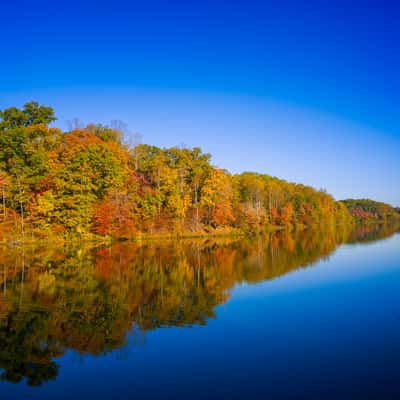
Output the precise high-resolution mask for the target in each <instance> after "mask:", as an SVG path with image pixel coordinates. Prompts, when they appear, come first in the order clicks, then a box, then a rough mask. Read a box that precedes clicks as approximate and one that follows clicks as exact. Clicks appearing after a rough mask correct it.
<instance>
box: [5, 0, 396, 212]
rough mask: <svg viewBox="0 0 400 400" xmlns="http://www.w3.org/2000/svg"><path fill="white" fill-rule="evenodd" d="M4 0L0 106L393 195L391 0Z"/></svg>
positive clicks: (363, 193) (349, 189)
mask: <svg viewBox="0 0 400 400" xmlns="http://www.w3.org/2000/svg"><path fill="white" fill-rule="evenodd" d="M1 3H2V4H1V8H0V13H1V20H2V22H1V24H0V34H1V39H2V40H1V41H0V54H1V56H0V57H1V58H0V109H2V108H5V107H9V106H12V105H17V106H22V105H23V103H24V102H26V101H30V100H38V101H40V102H43V103H45V104H46V105H51V106H53V107H54V108H55V110H56V114H57V116H58V117H59V121H58V122H57V124H58V125H59V126H61V127H63V128H64V127H66V124H67V121H68V120H71V119H73V118H79V119H80V120H81V121H82V122H85V123H87V122H102V123H107V122H109V121H110V120H112V119H120V120H122V121H124V122H126V123H127V124H128V126H129V129H130V131H131V132H135V131H138V132H140V133H141V134H142V135H143V141H144V142H146V143H149V144H155V145H158V146H173V145H181V144H186V145H188V146H200V147H202V148H203V150H204V151H206V152H210V153H212V155H213V162H214V163H215V164H217V165H218V166H220V167H224V168H227V169H228V170H230V171H231V172H240V171H244V170H254V171H258V172H265V173H268V174H271V175H275V176H279V177H281V178H284V179H287V180H290V181H297V182H302V183H306V184H310V185H312V186H315V187H317V188H321V187H323V188H326V189H327V190H328V191H329V192H330V193H332V194H333V195H334V196H335V197H336V198H339V199H340V198H345V197H370V198H375V199H377V200H382V201H386V202H389V203H392V204H395V205H400V23H399V21H400V2H399V1H385V0H380V1H377V0H374V1H368V0H363V1H358V0H352V1H348V0H346V1H340V0H335V1H328V0H326V1H322V0H320V1H316V0H307V1H301V0H297V1H288V0H287V1H284V0H279V1H278V0H276V1H267V0H264V1H254V0H246V1H244V0H242V1H235V0H230V1H218V0H214V1H206V0H202V1H189V0H187V1H182V2H180V1H174V0H169V1H151V0H146V1H144V0H143V1H136V0H131V1H121V0H113V1H102V0H97V1H85V0H79V1H78V0H69V1H54V0H53V1H43V0H35V1H33V0H32V1H29V0H14V1H7V0H4V1H2V2H1Z"/></svg>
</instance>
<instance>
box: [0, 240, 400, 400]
mask: <svg viewBox="0 0 400 400" xmlns="http://www.w3.org/2000/svg"><path fill="white" fill-rule="evenodd" d="M215 313H216V316H215V318H210V319H208V320H207V324H206V325H201V326H199V325H193V326H191V327H164V328H159V329H155V330H150V331H147V332H145V333H143V332H135V331H133V332H128V333H127V343H126V345H125V346H123V347H122V348H119V349H116V350H114V351H112V352H110V353H107V354H105V355H101V356H93V355H87V354H81V355H80V354H78V353H77V352H76V351H72V350H66V351H65V353H64V354H63V355H62V356H61V357H59V358H56V359H55V361H56V362H57V363H58V364H59V366H60V367H59V374H58V376H57V379H55V380H50V381H48V382H46V383H45V384H43V385H42V386H39V387H30V386H28V385H27V384H26V383H25V382H23V383H19V384H13V383H9V382H5V381H3V382H0V398H1V399H29V400H35V399H40V400H44V399H53V400H54V399H71V398H72V399H87V398H96V399H111V398H112V399H135V398H143V399H153V398H154V399H156V398H157V399H158V398H160V399H162V398H164V399H200V398H202V399H205V398H207V399H214V398H215V399H225V398H226V399H245V398H254V399H267V398H272V399H274V398H279V399H281V398H282V399H286V398H288V399H303V398H304V399H331V398H332V399H343V398H349V399H355V398H360V399H369V398H376V399H392V398H393V399H395V398H400V235H399V234H397V235H394V236H392V237H390V238H388V239H385V240H381V241H378V242H373V243H370V244H354V245H347V244H345V245H342V246H339V247H338V248H337V249H336V251H334V252H333V253H332V254H330V256H329V257H328V258H326V259H324V260H321V261H318V262H317V263H315V264H314V265H312V266H311V267H309V268H306V269H299V270H295V271H292V272H288V273H287V274H285V275H282V276H280V277H277V278H275V279H272V280H267V281H262V282H259V283H256V284H247V283H241V284H236V285H235V286H234V287H233V289H231V290H230V297H229V299H228V300H227V301H226V302H225V303H223V304H220V305H218V306H217V307H216V309H215Z"/></svg>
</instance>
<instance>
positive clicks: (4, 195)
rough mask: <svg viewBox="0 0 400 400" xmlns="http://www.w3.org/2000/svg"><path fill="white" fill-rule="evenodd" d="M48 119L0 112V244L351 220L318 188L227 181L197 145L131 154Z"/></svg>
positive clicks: (115, 134) (41, 113) (106, 135)
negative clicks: (26, 238)
mask: <svg viewBox="0 0 400 400" xmlns="http://www.w3.org/2000/svg"><path fill="white" fill-rule="evenodd" d="M55 120H56V117H55V114H54V110H53V109H52V108H51V107H47V106H43V105H39V104H38V103H37V102H30V103H26V104H25V105H24V107H23V108H22V109H19V108H16V107H10V108H7V109H5V110H3V111H0V196H1V216H0V222H1V225H0V226H1V228H0V236H1V237H2V238H5V237H7V236H16V235H27V234H30V235H32V236H39V237H41V236H48V235H60V236H62V235H64V236H66V235H77V234H78V235H83V236H91V235H92V236H94V235H99V236H107V237H117V238H129V237H134V236H137V235H142V234H152V235H158V234H159V235H165V234H174V235H180V234H205V233H227V232H230V233H232V232H258V231H263V230H266V229H271V228H283V227H289V228H293V227H296V228H303V227H309V226H316V225H321V224H323V225H326V224H341V223H347V222H351V221H352V220H353V219H354V218H353V217H354V212H352V211H351V210H353V206H352V205H349V203H348V202H340V201H335V200H334V198H333V197H332V196H331V195H329V194H328V193H326V192H325V191H324V190H316V189H314V188H312V187H309V186H305V185H301V184H295V183H289V182H286V181H284V180H282V179H278V178H276V177H272V176H269V175H267V174H260V173H255V172H244V173H241V174H234V175H232V174H230V173H229V172H228V171H226V170H224V169H221V168H218V167H216V166H214V165H213V164H212V163H211V156H210V154H207V153H203V152H202V150H201V149H200V148H198V147H195V148H182V147H171V148H159V147H156V146H151V145H147V144H136V145H135V146H131V147H130V146H128V145H126V144H125V143H124V142H123V133H122V132H121V131H120V130H119V129H115V128H111V127H109V126H105V125H101V124H89V125H87V126H85V127H81V128H75V129H71V130H68V131H66V132H63V131H62V130H60V129H58V128H55V127H51V126H50V125H51V123H52V122H54V121H55ZM348 209H350V211H351V212H350V213H349V211H348ZM397 215H399V213H398V212H397Z"/></svg>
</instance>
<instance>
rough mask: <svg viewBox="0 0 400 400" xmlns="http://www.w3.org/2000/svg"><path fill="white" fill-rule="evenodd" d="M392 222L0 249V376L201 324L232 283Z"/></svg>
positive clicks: (366, 236) (383, 230) (49, 373)
mask: <svg viewBox="0 0 400 400" xmlns="http://www.w3.org/2000/svg"><path fill="white" fill-rule="evenodd" d="M397 229H398V227H397V228H396V227H388V226H372V227H361V228H357V229H355V230H353V231H351V232H350V231H349V228H346V227H345V226H343V227H338V228H336V229H329V230H323V231H315V230H314V231H304V232H301V233H296V234H295V233H290V232H276V233H273V234H271V235H269V236H264V237H261V236H260V237H253V238H249V239H243V238H242V239H218V240H214V239H212V240H211V239H209V240H203V241H201V240H199V241H176V242H174V241H165V242H162V243H158V242H150V243H146V244H135V243H128V242H120V243H116V244H114V245H112V246H110V247H100V248H89V247H86V248H85V247H63V248H57V247H55V248H49V247H46V246H44V247H40V248H38V247H34V248H33V247H29V248H24V249H21V248H12V249H5V248H2V249H1V250H0V265H1V267H0V287H1V289H2V290H1V294H0V368H1V369H2V370H3V372H2V379H5V380H8V381H11V382H20V381H21V380H24V379H25V380H26V381H27V383H28V384H29V385H40V384H42V383H44V382H46V381H48V380H51V379H56V377H57V374H58V371H59V366H58V364H57V362H56V361H55V359H56V358H57V357H60V356H62V355H63V354H64V352H65V351H66V350H74V351H75V352H76V354H78V355H84V354H92V355H95V356H97V355H101V354H105V353H108V352H110V351H112V350H115V349H120V348H123V347H124V345H125V344H126V340H127V333H128V332H130V335H131V337H133V338H134V341H135V343H137V345H143V344H144V335H145V332H146V331H149V330H152V329H157V328H160V327H164V326H191V325H195V324H200V325H205V324H206V323H207V320H208V319H210V318H214V317H215V311H214V310H215V307H216V306H217V305H219V304H221V303H223V302H225V301H226V300H227V299H228V298H229V291H230V289H232V288H233V287H234V285H235V284H237V283H243V282H247V283H256V282H260V281H264V280H268V279H274V278H276V277H279V276H281V275H284V274H286V273H288V272H290V271H293V270H296V269H299V268H305V267H308V266H310V265H312V264H313V263H315V262H317V261H319V260H321V259H323V258H326V257H329V255H330V254H331V253H332V252H333V251H334V250H335V249H336V248H337V246H338V245H340V244H342V243H356V242H359V241H371V240H375V239H381V238H385V237H388V236H390V235H391V234H392V233H393V232H395V231H396V230H397Z"/></svg>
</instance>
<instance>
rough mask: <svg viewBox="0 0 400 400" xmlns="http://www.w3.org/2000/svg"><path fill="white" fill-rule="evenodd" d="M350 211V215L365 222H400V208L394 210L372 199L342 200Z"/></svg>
mask: <svg viewBox="0 0 400 400" xmlns="http://www.w3.org/2000/svg"><path fill="white" fill-rule="evenodd" d="M342 201H343V203H344V204H345V205H346V207H347V209H348V210H349V213H350V215H351V216H352V217H353V218H354V219H356V220H358V221H365V222H368V221H370V222H389V221H393V220H400V208H399V207H397V208H394V207H392V206H391V205H389V204H386V203H382V202H379V201H374V200H370V199H346V200H342Z"/></svg>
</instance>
